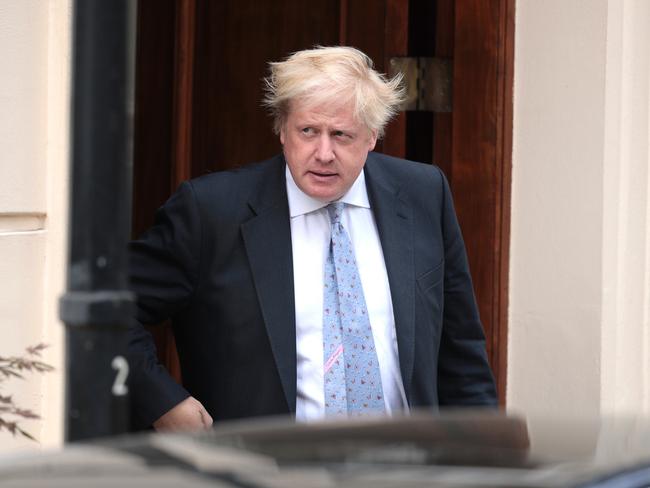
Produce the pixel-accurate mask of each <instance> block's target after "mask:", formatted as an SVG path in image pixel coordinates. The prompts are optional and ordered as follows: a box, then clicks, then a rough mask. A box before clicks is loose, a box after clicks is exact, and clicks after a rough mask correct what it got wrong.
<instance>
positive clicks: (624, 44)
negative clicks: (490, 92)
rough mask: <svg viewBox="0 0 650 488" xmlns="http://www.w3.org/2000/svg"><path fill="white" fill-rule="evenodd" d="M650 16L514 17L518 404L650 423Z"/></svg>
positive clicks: (537, 9) (640, 10)
mask: <svg viewBox="0 0 650 488" xmlns="http://www.w3.org/2000/svg"><path fill="white" fill-rule="evenodd" d="M649 28H650V3H648V2H647V1H646V0H520V1H518V2H517V6H516V41H515V42H516V44H515V90H514V93H515V95H514V97H515V98H514V139H513V141H514V144H513V146H514V147H513V188H512V234H511V263H510V322H509V345H508V347H509V363H508V391H507V403H508V406H509V408H510V409H511V410H517V411H524V412H528V413H531V412H538V413H544V414H545V415H551V416H554V417H557V416H574V415H579V416H584V415H590V414H602V413H612V412H617V413H623V412H642V411H645V412H648V393H649V387H650V383H649V378H648V375H649V374H650V368H649V366H650V347H649V344H648V341H649V339H650V334H649V333H648V327H649V323H648V310H649V309H650V279H649V274H650V220H649V216H650V211H649V208H650V207H649V199H648V197H649V195H650V184H649V182H650V180H649V173H648V163H649V156H648V154H649V153H648V147H649V141H650V134H649V126H648V115H649V113H650V103H649V94H650V83H649V78H648V76H649V73H650V66H649V64H648V61H649V57H650V37H649V35H648V31H649Z"/></svg>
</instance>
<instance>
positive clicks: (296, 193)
mask: <svg viewBox="0 0 650 488" xmlns="http://www.w3.org/2000/svg"><path fill="white" fill-rule="evenodd" d="M285 174H286V180H287V197H288V199H289V215H291V218H293V217H298V216H299V215H304V214H308V213H310V212H314V211H315V210H318V209H321V208H323V207H326V206H327V205H328V203H329V202H321V201H320V200H317V199H315V198H313V197H310V196H309V195H307V194H306V193H304V192H303V191H302V190H301V189H300V188H298V185H296V182H295V181H294V179H293V176H292V175H291V171H289V166H286V167H285ZM338 201H339V202H343V203H346V204H348V205H354V206H355V207H363V208H370V201H369V200H368V192H367V191H366V177H365V175H364V172H363V170H362V171H361V172H360V173H359V176H357V179H356V180H354V183H352V186H351V187H350V189H349V190H348V191H347V193H346V194H345V195H343V196H342V197H341V198H340V199H339V200H338Z"/></svg>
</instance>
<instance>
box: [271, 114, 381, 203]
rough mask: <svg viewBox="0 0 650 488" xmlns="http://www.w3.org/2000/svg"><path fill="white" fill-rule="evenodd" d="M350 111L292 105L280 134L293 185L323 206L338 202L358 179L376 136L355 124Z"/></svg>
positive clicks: (358, 123) (359, 124) (363, 126)
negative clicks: (322, 202)
mask: <svg viewBox="0 0 650 488" xmlns="http://www.w3.org/2000/svg"><path fill="white" fill-rule="evenodd" d="M352 114H353V112H352V107H350V106H343V107H342V108H341V107H339V108H331V107H327V106H321V107H314V108H307V107H304V106H303V104H301V103H300V102H295V101H294V102H292V103H291V105H290V107H289V114H288V115H287V117H286V120H285V121H284V125H283V126H282V129H281V131H280V141H281V142H282V145H283V147H284V157H285V159H286V160H287V165H288V166H289V171H291V176H293V179H294V181H295V182H296V185H298V188H300V189H301V190H302V191H303V192H304V193H306V194H307V195H309V196H310V197H313V198H316V199H318V200H321V201H324V202H331V201H334V200H337V199H339V198H341V197H342V196H343V195H344V194H345V193H346V192H347V191H348V190H349V189H350V187H351V186H352V184H353V183H354V181H355V180H356V179H357V176H359V173H360V172H361V170H362V168H363V165H364V164H365V162H366V157H367V156H368V151H372V149H373V148H374V147H375V143H376V142H377V136H376V134H374V133H372V132H371V131H370V130H369V129H368V128H367V127H366V126H365V125H363V124H362V123H360V122H358V121H356V120H355V118H354V116H353V115H352Z"/></svg>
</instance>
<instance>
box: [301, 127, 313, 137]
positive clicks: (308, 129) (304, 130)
mask: <svg viewBox="0 0 650 488" xmlns="http://www.w3.org/2000/svg"><path fill="white" fill-rule="evenodd" d="M301 132H302V133H303V134H308V135H309V134H313V133H314V129H313V128H311V127H305V128H303V129H301Z"/></svg>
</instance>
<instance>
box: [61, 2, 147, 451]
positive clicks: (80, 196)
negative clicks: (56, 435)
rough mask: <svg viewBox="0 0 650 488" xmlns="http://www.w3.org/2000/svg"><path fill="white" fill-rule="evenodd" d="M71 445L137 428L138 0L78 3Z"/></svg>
mask: <svg viewBox="0 0 650 488" xmlns="http://www.w3.org/2000/svg"><path fill="white" fill-rule="evenodd" d="M73 8H74V34H73V35H74V41H73V56H74V59H73V77H72V140H71V158H72V159H71V168H72V193H71V199H70V233H69V239H70V241H69V264H68V283H67V292H66V293H65V295H64V296H63V297H62V298H61V307H60V317H61V320H62V321H63V322H65V327H66V348H67V353H66V410H65V412H66V418H65V423H66V426H65V437H66V442H70V441H77V440H81V439H88V438H93V437H100V436H106V435H113V434H119V433H122V432H125V431H126V430H127V429H128V425H129V418H128V398H129V395H128V387H127V385H126V383H125V381H126V377H127V375H128V363H127V362H126V360H125V359H124V358H125V357H126V354H125V348H126V327H127V324H128V321H129V318H130V317H131V316H132V310H133V303H134V299H133V296H132V294H131V293H130V292H129V291H128V274H127V256H126V242H127V240H128V238H129V231H130V215H131V174H132V150H131V148H132V114H133V80H132V75H133V56H132V53H133V47H134V39H135V35H134V25H135V23H134V15H135V9H136V1H135V0H133V1H131V0H75V2H74V6H73Z"/></svg>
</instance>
